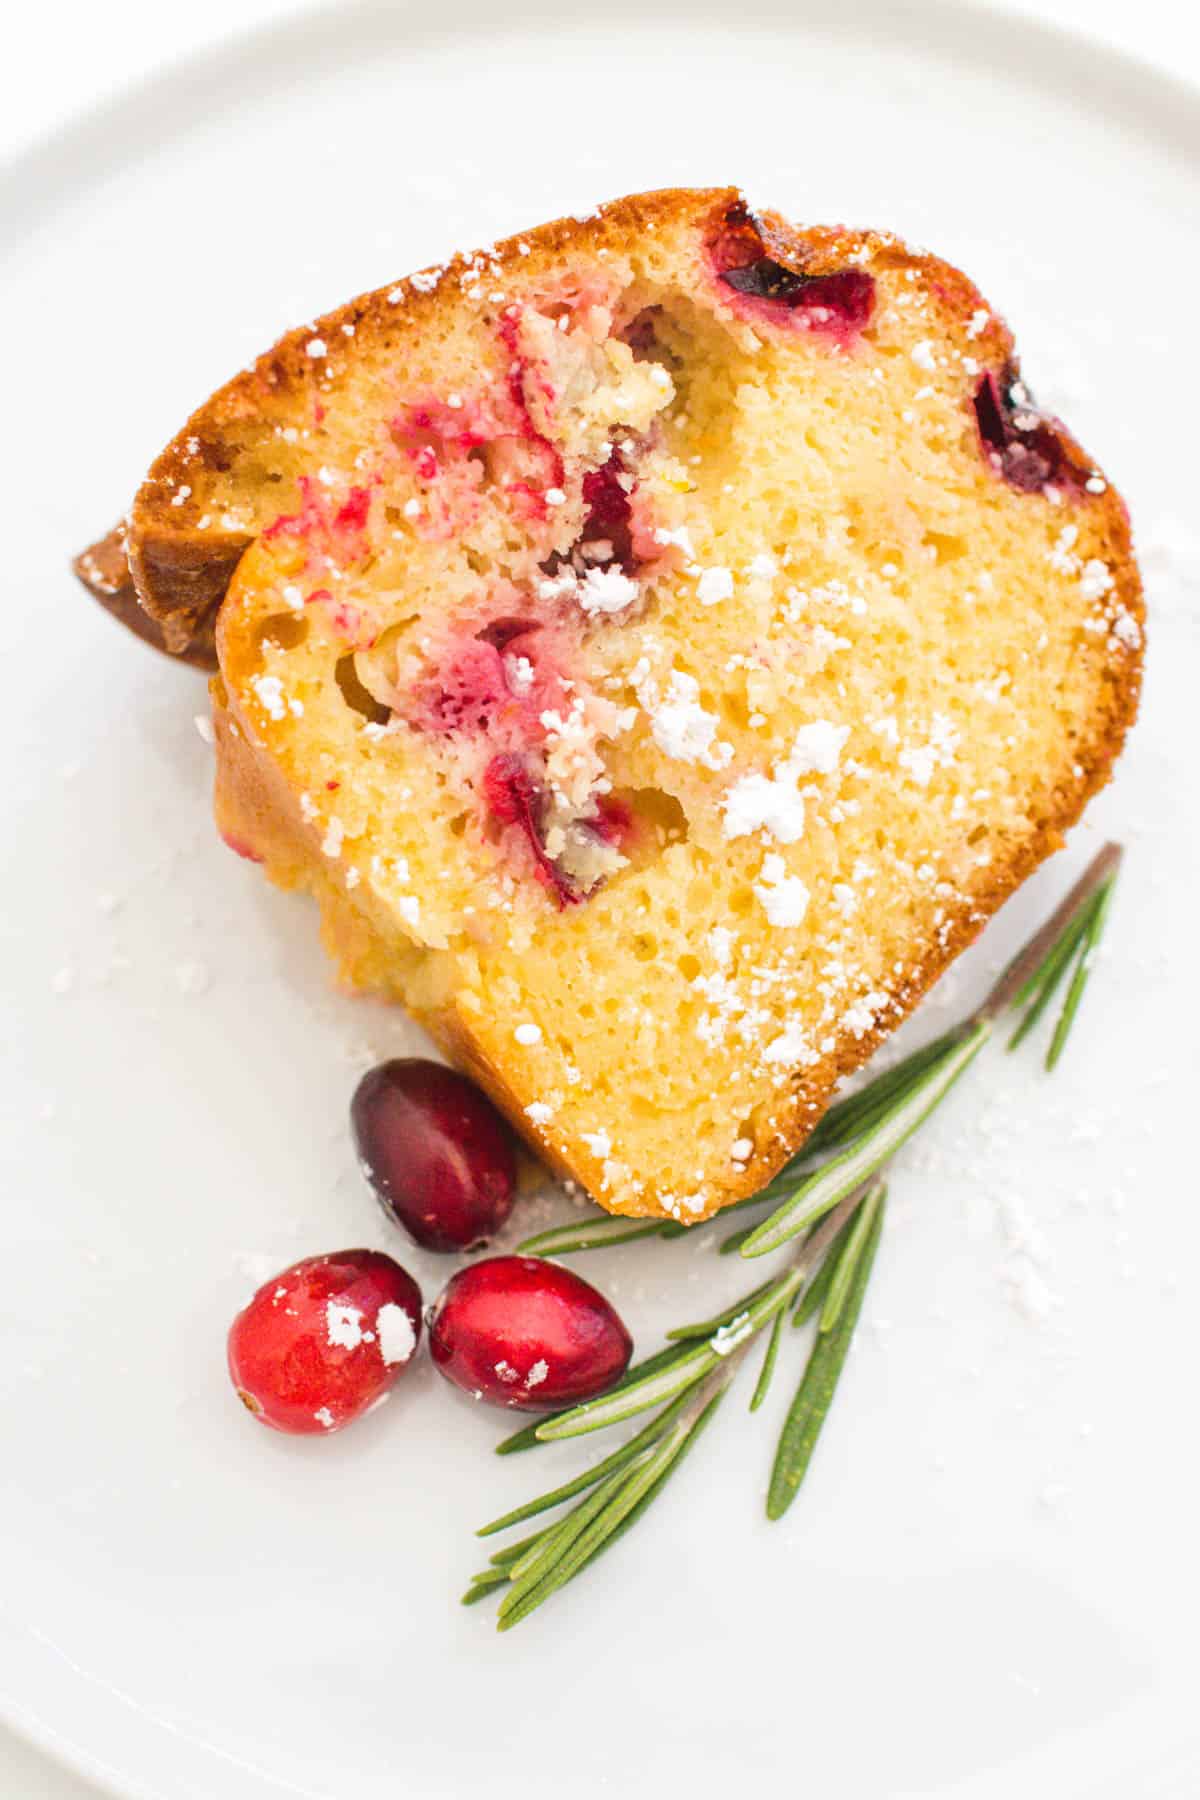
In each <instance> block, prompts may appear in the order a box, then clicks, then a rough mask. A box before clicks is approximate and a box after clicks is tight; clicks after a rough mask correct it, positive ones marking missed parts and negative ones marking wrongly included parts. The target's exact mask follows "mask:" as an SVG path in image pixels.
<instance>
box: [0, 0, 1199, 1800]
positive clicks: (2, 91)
mask: <svg viewBox="0 0 1200 1800" xmlns="http://www.w3.org/2000/svg"><path fill="white" fill-rule="evenodd" d="M969 3H970V0H964V4H969ZM296 10H297V9H296V8H295V7H294V6H293V5H292V4H290V0H206V4H205V5H204V6H203V7H202V8H191V7H181V6H171V5H170V4H166V5H164V4H163V3H162V0H108V3H107V4H105V5H104V6H88V7H83V6H81V5H78V4H70V5H68V4H47V3H46V0H40V4H38V5H37V6H36V7H33V8H25V9H22V11H23V17H22V18H21V20H20V30H21V33H22V39H21V42H20V45H19V48H18V47H17V45H16V43H15V41H14V39H13V37H12V36H10V37H9V39H8V43H7V51H8V54H7V55H6V57H5V58H4V60H3V66H2V67H0V156H4V157H8V156H9V155H13V154H19V153H20V151H21V150H23V149H24V148H26V147H28V146H30V145H33V144H36V143H37V142H38V141H39V140H42V139H44V138H45V137H46V136H47V135H50V134H52V133H53V131H54V130H55V129H56V127H57V126H59V125H60V124H61V123H63V122H65V121H67V120H70V119H72V118H73V117H76V116H78V115H79V114H80V113H81V112H84V111H86V110H87V109H88V108H89V107H90V106H91V105H92V104H93V103H95V102H96V101H98V100H102V99H105V98H107V97H109V96H111V95H112V94H114V93H116V92H119V91H120V90H121V89H123V88H127V87H131V86H135V85H137V84H139V83H140V82H142V81H143V80H144V79H146V78H147V77H148V76H151V75H153V73H154V72H155V71H156V70H159V69H161V68H162V67H164V66H166V65H168V64H171V63H178V62H180V61H181V60H186V58H187V56H188V55H189V54H191V53H194V52H195V51H196V50H198V49H201V48H204V47H208V46H213V45H219V44H223V43H228V42H229V41H231V40H232V39H234V38H235V37H236V36H237V35H238V34H240V33H246V32H251V31H254V30H256V29H259V28H261V27H262V26H265V25H269V24H270V22H271V21H273V20H275V19H278V18H280V17H283V16H285V15H288V14H291V13H293V12H294V11H296ZM1014 10H1019V11H1022V12H1025V13H1027V14H1030V15H1034V16H1038V17H1040V18H1042V19H1051V20H1054V21H1055V22H1057V23H1060V24H1062V25H1063V26H1065V27H1067V28H1068V29H1073V30H1077V31H1080V32H1086V33H1088V34H1090V35H1092V36H1094V37H1098V38H1101V39H1103V40H1104V41H1106V42H1108V43H1109V44H1112V45H1114V46H1116V47H1118V48H1120V49H1122V50H1124V51H1126V52H1129V53H1131V54H1134V55H1137V56H1139V57H1141V58H1143V59H1145V60H1147V61H1150V62H1153V63H1156V64H1159V65H1162V66H1165V67H1169V68H1171V69H1173V70H1174V71H1175V72H1176V73H1177V74H1183V75H1187V76H1190V77H1191V78H1193V79H1196V80H1200V23H1198V22H1197V18H1196V15H1195V14H1194V13H1193V11H1192V9H1190V8H1187V7H1185V6H1184V5H1183V4H1181V0H1136V4H1131V3H1130V0H1042V3H1041V4H1038V5H1020V6H1018V7H1016V8H1014ZM8 1551H9V1554H12V1553H13V1547H12V1546H9V1547H8ZM95 1793H96V1790H95V1789H93V1788H92V1787H91V1786H90V1785H89V1784H87V1783H84V1782H82V1781H80V1780H78V1779H77V1778H75V1777H73V1776H71V1775H68V1774H65V1773H62V1772H60V1771H58V1770H57V1769H56V1768H52V1767H51V1766H50V1765H49V1764H48V1763H47V1762H46V1760H45V1759H44V1758H43V1757H42V1756H41V1755H40V1753H38V1752H36V1751H33V1750H31V1749H29V1748H27V1747H26V1746H25V1745H24V1744H23V1743H19V1742H17V1741H16V1740H15V1739H11V1738H8V1737H6V1736H4V1735H3V1734H0V1796H3V1797H4V1800H9V1797H11V1800H42V1797H43V1796H44V1797H45V1800H94V1796H95ZM213 1800H220V1795H219V1794H214V1795H213Z"/></svg>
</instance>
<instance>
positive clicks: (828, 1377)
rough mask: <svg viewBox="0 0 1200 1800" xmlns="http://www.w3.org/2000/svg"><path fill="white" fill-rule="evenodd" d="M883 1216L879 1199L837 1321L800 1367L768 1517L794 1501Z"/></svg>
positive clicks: (850, 1329)
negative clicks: (801, 1370)
mask: <svg viewBox="0 0 1200 1800" xmlns="http://www.w3.org/2000/svg"><path fill="white" fill-rule="evenodd" d="M865 1210H866V1209H865V1208H864V1211H865ZM883 1212H884V1209H883V1202H882V1199H880V1201H879V1203H878V1204H877V1205H876V1207H875V1210H874V1212H873V1214H872V1216H871V1221H870V1228H869V1230H868V1232H867V1236H866V1239H865V1241H864V1243H863V1245H862V1248H861V1251H860V1253H859V1255H858V1256H857V1257H856V1259H855V1262H854V1270H853V1274H852V1276H851V1279H850V1283H849V1286H848V1288H847V1291H846V1295H845V1299H844V1300H843V1302H842V1304H841V1308H840V1310H839V1313H838V1318H837V1323H836V1325H834V1326H833V1327H832V1329H831V1330H829V1331H828V1332H824V1333H818V1335H817V1341H816V1343H815V1345H814V1346H813V1350H812V1354H811V1355H810V1357H809V1359H808V1363H807V1365H806V1366H805V1370H804V1374H803V1376H802V1377H801V1381H800V1386H799V1388H798V1389H797V1391H796V1398H795V1399H794V1400H793V1402H792V1405H791V1409H790V1411H789V1413H788V1416H787V1422H786V1424H785V1425H784V1428H783V1432H782V1435H781V1437H780V1439H779V1448H778V1450H777V1451H776V1453H775V1466H774V1468H773V1469H772V1471H771V1485H770V1488H769V1489H768V1492H767V1517H768V1519H780V1518H782V1517H783V1515H784V1513H785V1512H786V1511H787V1509H788V1507H789V1506H790V1505H791V1504H792V1501H793V1500H794V1499H795V1498H796V1495H797V1493H798V1491H799V1488H800V1483H801V1482H802V1481H803V1480H804V1477H805V1474H806V1473H807V1471H808V1465H809V1463H810V1461H811V1460H812V1453H813V1450H814V1449H815V1448H816V1443H817V1439H818V1437H819V1436H820V1434H821V1427H822V1425H823V1424H824V1423H825V1419H826V1417H827V1415H828V1413H829V1408H830V1405H831V1403H832V1401H833V1396H834V1393H835V1392H836V1390H837V1384H838V1378H839V1376H840V1375H841V1372H842V1369H843V1367H844V1365H845V1361H846V1354H847V1352H848V1350H849V1348H850V1340H851V1338H852V1337H853V1336H854V1327H855V1325H856V1324H857V1323H858V1315H859V1313H860V1311H861V1310H862V1302H863V1295H864V1294H865V1293H866V1291H867V1282H868V1280H869V1279H870V1275H871V1265H872V1263H873V1262H874V1261H875V1252H876V1250H877V1249H878V1247H879V1235H880V1232H881V1231H882V1229H883ZM860 1216H861V1215H860ZM847 1248H848V1245H847Z"/></svg>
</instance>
